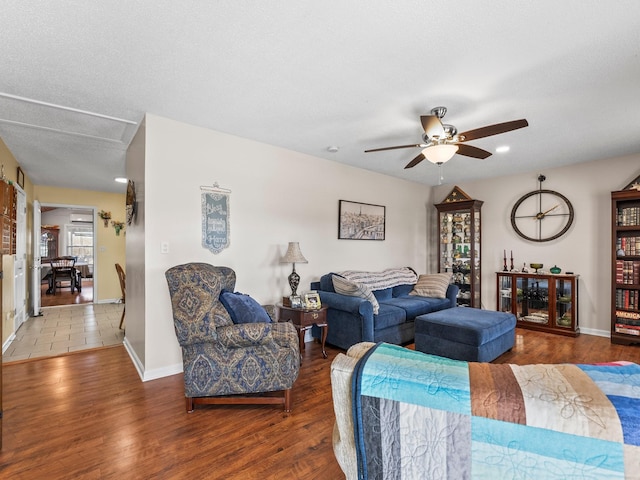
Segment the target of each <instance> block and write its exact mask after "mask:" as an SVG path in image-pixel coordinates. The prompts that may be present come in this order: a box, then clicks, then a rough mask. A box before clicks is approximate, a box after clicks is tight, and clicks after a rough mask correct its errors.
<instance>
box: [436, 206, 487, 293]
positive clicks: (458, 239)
mask: <svg viewBox="0 0 640 480" xmlns="http://www.w3.org/2000/svg"><path fill="white" fill-rule="evenodd" d="M440 229H441V230H440V243H441V246H440V251H441V255H442V258H441V263H440V265H441V271H442V272H451V273H452V274H453V279H452V282H453V283H454V284H456V285H457V286H458V288H459V289H460V292H459V294H458V305H471V303H472V298H471V296H472V291H471V283H472V268H471V267H472V263H471V261H472V258H471V257H472V252H471V248H472V245H473V243H472V237H471V235H472V232H471V213H470V212H469V211H452V212H440ZM475 263H476V261H475V260H474V264H475ZM474 293H475V292H474ZM478 294H479V292H478Z"/></svg>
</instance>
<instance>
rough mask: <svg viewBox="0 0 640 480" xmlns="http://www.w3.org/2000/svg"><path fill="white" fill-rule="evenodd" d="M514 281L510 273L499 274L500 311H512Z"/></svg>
mask: <svg viewBox="0 0 640 480" xmlns="http://www.w3.org/2000/svg"><path fill="white" fill-rule="evenodd" d="M512 283H513V282H512V281H511V276H510V275H498V298H499V300H498V304H499V305H498V311H500V312H507V313H513V312H512V302H511V300H512V297H511V294H512V288H511V287H512Z"/></svg>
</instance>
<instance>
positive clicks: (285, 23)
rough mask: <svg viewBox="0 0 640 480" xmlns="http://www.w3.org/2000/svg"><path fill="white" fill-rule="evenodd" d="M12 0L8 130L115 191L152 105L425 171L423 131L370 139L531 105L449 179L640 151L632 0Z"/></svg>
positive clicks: (33, 156) (462, 124)
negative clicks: (441, 115) (517, 126)
mask: <svg viewBox="0 0 640 480" xmlns="http://www.w3.org/2000/svg"><path fill="white" fill-rule="evenodd" d="M5 3H9V5H3V7H2V9H1V11H2V13H1V14H0V32H2V33H1V35H0V39H1V41H0V65H1V66H2V69H1V74H0V137H2V138H3V140H4V141H5V143H6V144H7V146H8V147H9V148H10V149H11V151H12V152H13V154H14V155H15V156H16V158H17V160H18V162H19V163H20V164H21V165H22V167H23V169H24V170H25V171H26V173H27V174H28V175H29V177H30V178H31V179H32V180H33V182H34V183H36V184H40V185H52V186H60V187H69V188H83V189H92V190H94V189H95V190H103V191H123V190H124V188H123V187H120V186H117V185H116V184H115V183H114V182H113V178H114V177H115V176H118V175H124V173H125V167H124V156H125V152H126V148H127V145H128V144H129V142H130V141H131V138H132V136H133V135H134V133H135V131H136V128H137V124H139V122H140V121H141V120H142V118H143V116H144V114H145V112H150V113H153V114H157V115H161V116H165V117H168V118H171V119H175V120H178V121H183V122H187V123H190V124H194V125H199V126H203V127H207V128H211V129H214V130H218V131H221V132H226V133H231V134H234V135H238V136H240V137H245V138H250V139H254V140H258V141H261V142H265V143H269V144H272V145H277V146H281V147H285V148H288V149H291V150H295V151H298V152H303V153H307V154H310V155H314V156H317V157H322V158H326V159H330V160H335V161H338V162H343V163H346V164H351V165H354V166H357V167H360V168H366V169H370V170H374V171H378V172H381V173H384V174H388V175H394V176H398V177H401V178H405V179H408V180H413V181H417V182H421V183H424V184H427V185H434V184H437V183H438V180H439V176H438V169H437V167H436V166H434V165H432V164H429V163H428V162H422V163H421V164H420V165H418V166H416V167H415V168H413V169H409V170H404V166H405V165H406V163H408V162H409V160H411V159H412V158H413V157H415V156H416V155H417V154H418V153H419V149H415V150H414V149H404V150H392V151H387V152H379V153H367V154H365V153H363V151H364V150H365V149H369V148H377V147H384V146H389V145H403V144H411V143H419V142H420V141H421V127H420V121H419V116H420V115H421V114H428V113H429V110H430V109H431V108H432V107H435V106H439V105H444V106H446V107H448V110H449V111H448V114H447V116H446V117H445V121H446V123H451V124H453V125H455V126H456V127H457V128H458V130H459V131H464V130H469V129H473V128H477V127H482V126H485V125H489V124H493V123H499V122H504V121H509V120H515V119H519V118H526V119H527V120H528V121H529V127H527V128H524V129H521V130H517V131H514V132H509V133H505V134H502V135H498V136H494V137H489V138H485V139H480V140H476V141H473V142H469V143H470V144H472V145H474V146H477V147H480V148H483V149H486V150H489V151H495V148H496V147H497V146H499V145H509V146H510V147H511V150H510V151H509V152H508V153H506V154H494V155H492V156H491V157H489V158H488V159H486V160H475V159H471V158H468V157H462V156H459V155H456V156H454V158H453V159H452V160H451V161H450V162H448V163H447V164H445V166H444V172H443V173H444V176H445V181H446V182H447V183H459V182H462V181H464V180H469V179H476V178H486V177H490V176H496V175H504V174H510V173H517V172H526V171H531V172H536V171H539V170H540V171H543V170H544V169H545V168H548V167H552V166H558V165H568V164H573V163H578V162H584V161H591V160H596V159H603V158H610V157H615V156H621V155H627V154H634V153H639V152H640V113H639V112H640V57H639V54H640V2H638V1H637V0H617V1H615V2H604V1H602V0H597V1H594V0H564V1H562V2H558V1H557V0H538V1H536V2H529V1H519V0H518V1H515V0H491V1H488V0H484V1H478V0H461V1H457V2H451V1H444V0H438V1H427V0H396V1H394V2H388V1H386V0H385V1H382V0H375V1H348V2H346V1H344V0H323V1H322V2H318V1H309V0H299V1H296V2H275V1H263V2H258V1H251V2H250V1H242V0H240V1H236V2H201V1H188V0H181V1H179V2H176V1H167V0H159V1H151V0H148V1H135V2H132V1H130V0H128V1H126V0H105V1H102V2H85V1H82V0H78V1H70V0H67V1H63V0H59V1H54V2H42V1H31V0H21V1H20V2H5ZM60 107H62V108H60ZM329 146H337V147H339V150H338V152H336V153H331V152H329V151H328V150H327V148H328V147H329Z"/></svg>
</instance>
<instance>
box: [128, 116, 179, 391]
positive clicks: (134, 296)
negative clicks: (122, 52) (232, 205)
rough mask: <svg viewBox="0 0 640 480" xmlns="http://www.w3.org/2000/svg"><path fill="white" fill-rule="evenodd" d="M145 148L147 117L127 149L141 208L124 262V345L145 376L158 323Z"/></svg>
mask: <svg viewBox="0 0 640 480" xmlns="http://www.w3.org/2000/svg"><path fill="white" fill-rule="evenodd" d="M145 149H146V124H145V121H144V120H143V121H142V123H141V124H140V127H139V128H138V131H137V132H136V134H135V136H134V138H133V140H132V141H131V144H130V145H129V148H128V150H127V162H126V163H127V165H126V167H127V178H128V179H130V180H133V182H134V184H135V189H136V195H137V200H138V208H137V215H136V216H135V217H134V219H133V221H132V223H131V225H127V227H126V252H125V253H126V265H123V268H125V275H126V305H125V308H126V316H125V320H124V321H125V340H124V344H125V347H126V348H127V350H128V351H129V354H130V355H131V356H132V358H133V360H134V364H135V365H136V368H138V372H139V373H140V375H141V376H142V377H143V378H144V370H145V368H144V365H145V357H146V333H147V323H150V324H151V325H153V323H154V322H153V320H152V319H151V320H149V322H147V320H148V319H147V316H146V311H145V201H144V187H145ZM178 163H179V162H178V161H176V162H173V164H178ZM150 328H153V327H152V326H151V327H150ZM158 376H161V374H158Z"/></svg>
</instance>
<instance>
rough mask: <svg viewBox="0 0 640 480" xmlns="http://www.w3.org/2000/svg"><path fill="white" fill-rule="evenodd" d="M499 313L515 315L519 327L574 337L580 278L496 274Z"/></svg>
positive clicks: (550, 275) (529, 274)
mask: <svg viewBox="0 0 640 480" xmlns="http://www.w3.org/2000/svg"><path fill="white" fill-rule="evenodd" d="M497 276H498V288H497V292H498V307H497V308H498V310H499V311H501V312H509V313H513V314H514V315H515V316H516V319H517V320H518V323H517V326H518V327H522V328H528V329H531V330H541V331H543V332H549V333H558V334H561V335H568V336H572V337H575V336H577V335H578V334H579V333H580V328H579V327H578V275H560V274H543V273H517V272H497Z"/></svg>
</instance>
